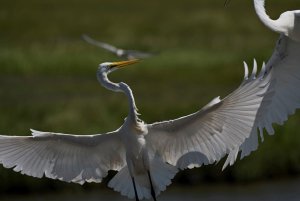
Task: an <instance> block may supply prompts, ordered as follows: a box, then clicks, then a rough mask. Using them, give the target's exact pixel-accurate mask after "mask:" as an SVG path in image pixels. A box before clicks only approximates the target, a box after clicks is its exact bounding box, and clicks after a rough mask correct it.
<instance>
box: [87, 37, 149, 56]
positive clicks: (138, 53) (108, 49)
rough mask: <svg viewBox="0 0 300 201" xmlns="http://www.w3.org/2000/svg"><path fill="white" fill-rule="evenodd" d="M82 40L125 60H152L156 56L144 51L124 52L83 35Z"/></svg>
mask: <svg viewBox="0 0 300 201" xmlns="http://www.w3.org/2000/svg"><path fill="white" fill-rule="evenodd" d="M82 39H83V40H84V41H86V42H87V43H89V44H92V45H95V46H97V47H100V48H102V49H104V50H106V51H108V52H111V53H113V54H115V55H117V56H118V57H121V58H123V59H128V60H131V59H146V58H150V57H152V56H154V54H152V53H148V52H142V51H138V50H124V49H121V48H117V47H115V46H113V45H110V44H108V43H104V42H100V41H97V40H95V39H93V38H91V37H90V36H88V35H86V34H83V35H82Z"/></svg>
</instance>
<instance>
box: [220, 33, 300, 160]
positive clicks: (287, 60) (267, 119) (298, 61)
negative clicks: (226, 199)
mask: <svg viewBox="0 0 300 201" xmlns="http://www.w3.org/2000/svg"><path fill="white" fill-rule="evenodd" d="M299 52H300V42H297V41H294V40H292V39H290V38H289V37H287V36H285V35H281V36H280V37H279V39H278V41H277V44H276V47H275V50H274V52H273V54H272V57H271V58H270V60H269V61H268V62H267V64H266V66H265V68H266V72H267V73H268V72H272V74H271V78H270V85H272V86H273V87H272V91H267V93H266V95H265V96H264V99H263V101H262V104H261V107H260V108H259V110H258V115H257V118H256V120H255V124H254V129H253V130H252V132H251V135H250V137H249V138H248V139H246V140H245V142H244V143H243V144H242V145H241V146H236V148H235V149H233V150H232V151H231V154H229V155H228V158H227V161H226V165H229V164H230V165H232V164H233V163H234V161H235V160H236V157H237V155H238V152H239V151H241V158H244V157H245V156H248V155H249V154H250V153H251V152H252V151H255V150H256V149H257V147H258V134H259V133H260V136H261V140H262V141H263V140H264V136H263V130H264V129H265V130H266V132H267V133H268V134H269V135H273V134H274V129H273V124H279V125H282V124H283V123H284V122H285V121H286V120H287V119H288V117H289V116H290V115H292V114H294V113H295V111H296V109H298V108H300V92H299V87H298V86H300V57H299ZM226 165H225V166H226Z"/></svg>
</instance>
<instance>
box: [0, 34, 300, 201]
mask: <svg viewBox="0 0 300 201" xmlns="http://www.w3.org/2000/svg"><path fill="white" fill-rule="evenodd" d="M299 52H300V43H299V42H297V41H294V40H293V39H291V38H289V36H286V35H284V34H282V35H281V36H280V39H279V40H278V42H277V45H276V48H275V50H274V53H273V55H272V57H271V58H270V60H269V61H268V62H267V64H266V65H264V64H263V65H262V69H261V71H260V72H259V73H257V63H256V61H254V64H253V70H252V73H251V74H249V69H248V66H247V64H246V63H245V65H244V68H245V76H244V79H243V82H242V83H241V85H240V86H239V87H238V88H237V89H236V90H235V91H233V93H231V94H230V95H228V96H227V97H225V98H224V99H222V100H221V99H220V98H219V97H217V98H215V99H213V100H212V101H211V102H209V103H208V104H207V105H206V106H204V107H203V108H202V109H201V110H199V111H197V112H195V113H193V114H190V115H187V116H183V117H180V118H178V119H175V120H170V121H164V122H157V123H153V124H146V123H144V122H143V121H141V120H140V119H139V117H138V114H137V107H136V104H135V100H134V96H133V93H132V91H131V89H130V87H129V86H128V85H127V84H125V83H123V82H120V83H114V82H112V81H110V80H109V79H108V74H109V73H111V72H113V71H115V70H117V69H120V68H123V67H125V66H127V65H130V64H134V63H137V60H130V61H123V62H105V63H102V64H100V65H99V68H98V71H97V78H98V81H99V82H100V84H102V86H104V87H105V88H107V89H109V90H112V91H114V92H121V93H124V94H125V95H126V97H127V99H128V104H129V107H128V116H127V118H126V119H125V121H124V124H123V125H122V126H121V127H120V128H119V129H117V130H116V131H113V132H110V133H106V134H96V135H69V134H61V133H52V132H40V131H35V130H32V136H5V135H2V136H0V163H2V164H3V166H4V167H6V168H14V170H15V171H18V172H21V173H22V174H26V175H30V176H34V177H42V176H43V175H45V176H46V177H48V178H52V179H59V180H62V181H66V182H75V183H80V184H83V183H85V182H101V181H102V178H103V177H105V176H106V175H107V172H108V170H115V171H119V172H118V173H117V174H116V175H115V176H114V177H113V178H112V180H111V181H110V182H109V184H108V185H109V187H111V188H113V189H114V190H116V191H118V192H120V193H121V194H122V195H125V196H128V197H129V198H134V197H135V198H136V200H140V199H143V198H147V199H150V198H151V197H152V198H153V199H154V200H156V197H157V195H159V194H160V192H161V191H164V190H165V189H166V186H167V185H169V184H171V179H172V178H173V177H174V176H175V174H176V173H177V171H178V170H180V169H185V168H193V167H200V166H202V165H206V164H212V163H215V162H217V161H219V160H220V159H221V158H223V157H224V156H226V155H227V154H229V155H228V158H227V161H226V162H225V164H224V167H225V166H226V165H228V164H233V162H234V161H235V159H236V155H237V153H238V151H239V150H240V149H241V150H242V153H243V154H248V153H250V152H251V151H252V150H254V149H256V148H257V140H258V139H257V135H258V134H257V129H259V130H263V129H264V128H266V130H267V131H268V132H269V133H273V128H272V123H279V124H281V123H283V122H284V121H285V120H286V119H287V117H288V115H290V114H292V113H293V112H294V111H295V109H296V108H299V107H300V92H299V90H298V87H297V86H299V85H300V68H299V65H300V57H299ZM261 134H262V131H261Z"/></svg>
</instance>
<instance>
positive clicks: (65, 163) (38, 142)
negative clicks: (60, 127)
mask: <svg viewBox="0 0 300 201" xmlns="http://www.w3.org/2000/svg"><path fill="white" fill-rule="evenodd" d="M124 153H125V151H124V146H123V144H122V142H121V139H120V134H119V133H118V131H116V132H111V133H107V134H102V135H100V134H99V135H67V134H60V133H50V132H40V131H35V130H32V136H4V135H1V136H0V163H1V164H3V166H4V167H6V168H13V167H14V171H16V172H21V173H22V174H26V175H29V176H33V177H39V178H41V177H42V176H43V175H44V174H45V176H46V177H48V178H52V179H59V180H62V181H66V182H75V183H80V184H83V183H84V182H101V180H102V178H103V177H105V176H106V175H107V172H108V170H120V169H121V168H122V167H123V166H124V165H125V155H124Z"/></svg>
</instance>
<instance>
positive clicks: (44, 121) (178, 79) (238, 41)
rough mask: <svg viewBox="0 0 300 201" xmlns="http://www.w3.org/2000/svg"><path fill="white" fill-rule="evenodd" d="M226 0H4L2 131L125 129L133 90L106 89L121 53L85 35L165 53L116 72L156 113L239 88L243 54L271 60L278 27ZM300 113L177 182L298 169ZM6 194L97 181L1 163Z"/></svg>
mask: <svg viewBox="0 0 300 201" xmlns="http://www.w3.org/2000/svg"><path fill="white" fill-rule="evenodd" d="M223 4H224V1H223V0H201V1H199V0H185V1H179V0H178V1H174V0H164V1H159V0H153V1H141V0H130V1H129V0H127V1H124V0H85V1H81V0H72V1H71V0H60V1H58V0H44V1H40V0H27V1H22V0H2V1H1V6H0V100H1V102H0V133H1V134H8V135H30V132H29V128H34V129H38V130H43V131H55V132H64V133H75V134H84V133H102V132H106V131H111V130H114V129H116V128H118V127H119V126H120V125H121V124H122V122H123V119H124V118H125V117H126V114H127V102H126V98H125V97H124V95H122V94H115V93H112V92H110V91H107V90H106V89H104V88H102V87H101V86H100V85H99V84H98V82H97V80H96V74H95V73H96V69H97V66H98V64H99V63H101V62H105V61H116V60H119V59H118V58H116V57H114V55H111V54H109V53H107V52H105V51H103V50H101V49H99V48H97V47H93V46H91V45H89V44H87V43H85V42H83V41H82V40H81V38H80V36H81V34H83V33H86V34H89V35H90V36H92V37H94V38H96V39H98V40H102V41H105V42H108V43H112V44H115V45H117V46H120V47H122V48H129V49H139V50H145V51H150V52H155V53H158V55H157V56H156V57H153V58H151V59H147V60H145V61H143V62H141V63H140V64H138V65H135V66H132V67H131V68H128V69H127V70H120V71H118V72H116V73H114V74H112V75H111V76H110V77H111V79H112V80H114V81H124V82H127V83H128V84H129V85H130V86H131V87H132V89H133V90H134V93H135V97H136V102H137V106H138V108H139V110H140V113H141V114H142V116H141V118H142V119H143V120H144V121H146V122H148V123H151V122H154V121H160V120H166V119H172V118H176V117H179V116H182V115H186V114H189V113H192V112H195V111H196V110H198V109H200V108H201V107H202V106H203V105H205V104H206V103H207V102H208V101H210V100H211V99H212V98H214V97H216V96H218V95H221V96H222V97H224V96H225V95H226V94H228V93H230V92H231V91H232V90H234V89H235V88H236V87H237V86H238V85H239V84H240V82H241V80H242V77H243V66H242V61H243V60H245V61H247V62H248V63H249V64H252V60H253V58H254V57H255V58H257V60H258V61H259V63H262V61H263V60H267V59H268V58H269V56H270V54H271V53H272V50H273V47H274V44H275V41H276V39H277V37H278V35H277V34H275V33H272V32H271V31H270V30H268V29H267V28H266V27H264V26H263V25H262V24H261V23H260V21H259V20H258V18H257V17H256V15H255V12H254V9H253V6H252V1H250V0H249V1H236V0H234V1H232V2H231V3H230V5H229V7H227V8H224V7H223ZM267 8H268V10H270V12H269V14H270V15H271V16H272V17H274V18H276V17H278V16H279V14H280V13H281V12H283V11H286V10H290V9H298V8H299V2H297V1H295V0H285V1H279V0H272V1H268V2H267ZM299 120H300V115H299V114H296V115H294V116H292V117H291V118H290V119H289V121H288V122H287V123H286V124H285V125H284V126H283V127H276V135H275V136H274V137H266V140H265V142H264V143H263V144H262V145H261V146H260V147H259V150H258V151H256V152H254V153H253V154H252V155H251V156H250V157H247V158H245V159H244V160H242V161H238V162H237V163H236V164H235V165H234V166H233V167H230V168H227V169H226V170H225V171H224V172H221V165H222V164H219V165H211V166H208V167H203V168H200V169H195V170H190V171H184V172H183V173H180V174H179V175H178V176H177V177H176V181H177V183H178V184H179V183H201V182H205V181H231V182H232V181H242V182H245V181H255V180H261V179H266V178H268V179H270V178H278V177H286V176H295V175H299V174H300V135H299V123H298V122H299ZM0 180H1V182H0V193H6V192H16V191H22V192H27V191H35V190H39V191H41V190H45V191H46V190H53V189H76V190H79V189H86V188H88V189H89V188H98V186H99V185H85V186H84V187H83V188H81V187H79V186H78V185H74V184H64V183H62V182H58V181H52V180H48V179H40V180H37V179H32V178H30V177H27V176H21V175H20V174H19V173H14V172H13V171H12V170H6V169H4V168H1V169H0Z"/></svg>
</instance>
